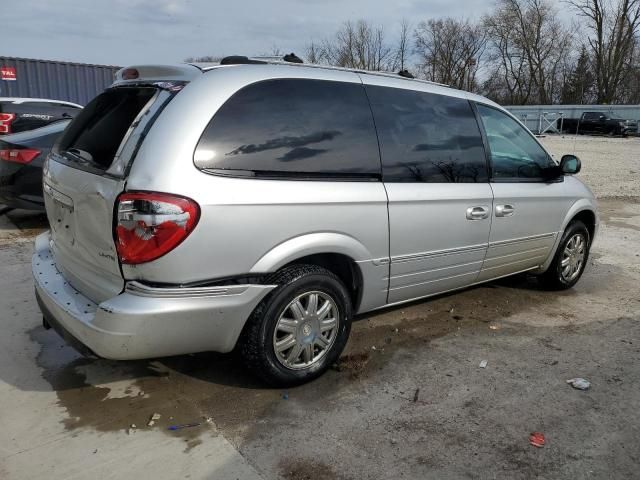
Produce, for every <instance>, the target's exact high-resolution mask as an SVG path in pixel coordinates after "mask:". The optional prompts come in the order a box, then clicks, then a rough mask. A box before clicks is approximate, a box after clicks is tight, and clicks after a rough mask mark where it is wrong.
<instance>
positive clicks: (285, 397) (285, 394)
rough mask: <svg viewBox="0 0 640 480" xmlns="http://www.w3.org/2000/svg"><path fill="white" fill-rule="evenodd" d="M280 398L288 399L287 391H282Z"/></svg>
mask: <svg viewBox="0 0 640 480" xmlns="http://www.w3.org/2000/svg"><path fill="white" fill-rule="evenodd" d="M282 399H283V400H289V392H284V393H283V394H282Z"/></svg>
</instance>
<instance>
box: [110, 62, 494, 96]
mask: <svg viewBox="0 0 640 480" xmlns="http://www.w3.org/2000/svg"><path fill="white" fill-rule="evenodd" d="M272 58H273V57H266V58H265V57H251V58H248V60H251V61H252V62H251V63H248V64H247V63H237V64H227V65H222V64H220V63H219V62H210V63H198V62H194V63H182V64H174V65H132V66H129V67H125V68H122V69H120V70H119V71H118V72H116V76H115V77H116V80H115V82H114V84H123V83H125V84H126V83H129V82H130V81H131V82H136V81H140V80H143V79H144V80H153V81H191V80H195V78H197V77H199V76H200V75H202V74H203V73H206V72H210V71H213V70H217V69H223V68H237V67H243V66H245V67H252V68H255V67H260V65H262V66H270V67H278V66H282V67H292V68H302V69H320V70H329V71H338V72H349V73H356V74H360V75H367V76H369V75H371V76H374V77H377V78H380V79H382V78H388V79H390V80H394V81H395V80H401V81H405V82H410V83H414V84H420V85H424V86H433V87H434V88H435V89H436V90H438V91H439V92H438V93H441V94H446V92H445V91H443V89H446V91H448V92H449V93H450V94H451V96H456V97H464V98H467V99H473V100H478V101H480V102H482V103H486V104H490V105H495V106H498V105H497V104H496V103H495V102H493V101H491V100H489V99H487V98H485V97H482V96H480V95H477V94H474V93H471V92H467V91H464V90H458V89H456V88H453V87H450V86H449V85H445V84H442V83H437V82H431V81H429V80H423V79H419V78H407V77H405V76H402V75H399V74H398V73H393V72H385V71H373V70H363V69H358V68H346V67H334V66H329V65H318V64H313V63H294V62H286V61H283V60H274V59H272ZM132 70H135V71H136V78H135V79H134V78H131V79H125V78H124V77H123V75H124V73H125V72H127V71H132Z"/></svg>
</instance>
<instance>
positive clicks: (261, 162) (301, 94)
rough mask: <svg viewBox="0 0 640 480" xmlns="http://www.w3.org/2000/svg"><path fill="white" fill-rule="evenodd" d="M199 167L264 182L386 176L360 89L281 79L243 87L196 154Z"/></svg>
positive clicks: (221, 111) (213, 123)
mask: <svg viewBox="0 0 640 480" xmlns="http://www.w3.org/2000/svg"><path fill="white" fill-rule="evenodd" d="M194 162H195V164H196V166H197V167H198V168H200V169H204V170H207V171H211V172H212V173H219V174H220V173H221V174H230V175H246V176H260V177H270V176H274V177H280V176H298V177H299V176H303V177H310V178H313V177H319V178H322V177H326V176H330V177H336V178H337V177H344V178H346V179H350V178H353V179H358V178H369V179H370V178H372V177H373V176H376V177H379V175H380V159H379V154H378V144H377V138H376V133H375V129H374V125H373V118H372V115H371V109H370V108H369V104H368V102H367V97H366V94H365V92H364V89H363V87H362V85H361V84H355V83H343V82H333V81H324V80H307V79H277V80H266V81H262V82H258V83H254V84H252V85H249V86H247V87H244V88H243V89H241V90H240V91H238V92H237V93H235V94H234V95H233V96H232V97H231V98H230V99H229V100H227V102H226V103H225V104H224V105H222V107H220V109H219V110H218V112H217V113H216V114H215V115H214V117H213V119H212V120H211V122H210V123H209V125H208V126H207V128H206V129H205V131H204V133H203V134H202V137H201V139H200V142H199V143H198V146H197V148H196V151H195V154H194Z"/></svg>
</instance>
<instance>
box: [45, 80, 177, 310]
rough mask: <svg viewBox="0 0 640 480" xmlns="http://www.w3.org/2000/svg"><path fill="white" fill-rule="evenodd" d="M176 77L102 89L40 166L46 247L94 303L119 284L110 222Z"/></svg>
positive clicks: (174, 88)
mask: <svg viewBox="0 0 640 480" xmlns="http://www.w3.org/2000/svg"><path fill="white" fill-rule="evenodd" d="M180 88H181V83H171V82H166V81H165V82H156V83H143V82H138V83H136V82H133V83H126V82H125V84H124V85H120V86H116V87H113V88H110V89H108V90H106V91H105V92H104V93H102V94H100V95H99V96H97V97H96V98H95V99H94V100H93V101H91V102H90V103H89V104H88V105H87V106H86V107H85V108H84V110H82V112H81V113H80V114H79V115H78V117H76V119H75V120H74V121H73V122H72V123H71V124H70V125H69V127H68V128H67V129H66V130H65V133H64V134H63V136H62V137H61V139H60V140H59V142H58V144H57V145H56V146H55V147H54V148H53V150H52V152H51V155H50V156H49V158H48V159H47V161H46V163H45V166H44V175H43V190H44V199H45V207H46V210H47V217H48V219H49V224H50V226H51V243H50V248H51V251H52V253H53V256H54V258H55V262H56V266H57V267H58V269H59V270H60V271H61V272H62V274H63V275H64V276H65V278H66V279H67V280H68V281H69V283H70V284H71V285H72V286H73V287H75V288H76V289H77V290H79V291H80V292H81V293H82V294H84V295H86V296H87V297H88V298H90V299H91V300H93V301H95V302H101V301H104V300H106V299H108V298H111V297H113V296H115V295H117V294H118V293H120V292H121V291H122V289H123V287H124V280H123V278H122V274H121V270H120V264H119V261H118V255H117V252H116V247H115V242H114V236H113V222H114V208H115V204H116V200H117V197H118V195H119V194H120V193H121V192H122V191H123V190H124V188H125V182H126V177H127V174H128V171H129V169H130V166H131V162H132V161H133V158H134V157H135V152H136V151H137V150H138V148H139V147H140V143H141V142H142V140H143V138H144V137H145V135H146V132H147V131H148V129H149V128H150V127H151V125H152V124H153V121H154V119H155V118H156V117H157V115H158V114H159V113H160V112H161V111H162V108H164V106H165V105H166V104H167V103H168V102H169V101H170V99H171V98H172V97H173V96H174V95H175V94H176V93H177V91H179V89H180Z"/></svg>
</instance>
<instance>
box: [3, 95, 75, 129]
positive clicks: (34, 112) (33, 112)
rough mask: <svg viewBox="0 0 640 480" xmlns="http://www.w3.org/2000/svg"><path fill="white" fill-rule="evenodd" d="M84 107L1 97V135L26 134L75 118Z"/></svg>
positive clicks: (60, 102)
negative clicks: (28, 131)
mask: <svg viewBox="0 0 640 480" xmlns="http://www.w3.org/2000/svg"><path fill="white" fill-rule="evenodd" d="M80 110H82V106H80V105H77V104H75V103H70V102H63V101H61V100H45V99H41V98H7V97H0V135H7V134H10V133H20V132H26V131H27V130H33V129H35V128H40V127H44V126H46V125H49V124H50V123H53V122H57V121H59V120H64V119H71V118H75V116H76V115H77V114H78V112H80Z"/></svg>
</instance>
